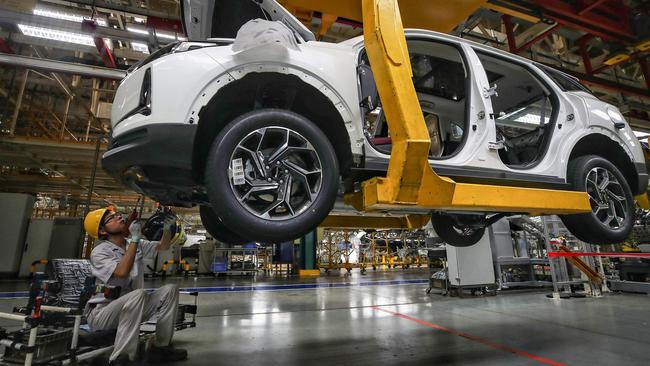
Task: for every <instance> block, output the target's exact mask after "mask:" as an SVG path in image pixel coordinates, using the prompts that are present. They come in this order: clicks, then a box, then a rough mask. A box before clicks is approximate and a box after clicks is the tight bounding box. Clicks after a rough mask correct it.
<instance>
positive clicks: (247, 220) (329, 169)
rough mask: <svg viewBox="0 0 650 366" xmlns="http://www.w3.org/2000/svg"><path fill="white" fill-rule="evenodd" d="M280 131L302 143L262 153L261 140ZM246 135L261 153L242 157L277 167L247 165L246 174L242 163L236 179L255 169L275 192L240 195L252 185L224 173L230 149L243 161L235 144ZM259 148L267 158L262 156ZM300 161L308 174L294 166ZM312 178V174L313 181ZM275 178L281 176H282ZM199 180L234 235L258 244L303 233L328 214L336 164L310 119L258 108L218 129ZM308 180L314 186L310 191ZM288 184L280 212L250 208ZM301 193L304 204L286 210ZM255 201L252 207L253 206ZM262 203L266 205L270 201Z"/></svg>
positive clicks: (244, 140) (329, 146)
mask: <svg viewBox="0 0 650 366" xmlns="http://www.w3.org/2000/svg"><path fill="white" fill-rule="evenodd" d="M285 130H286V131H289V132H287V141H294V142H295V141H299V142H300V143H302V144H304V145H302V146H303V147H300V146H298V147H297V148H296V149H289V151H286V152H283V153H282V154H278V155H280V157H277V155H274V154H277V153H278V151H279V150H278V149H275V148H273V149H268V151H267V150H264V151H262V148H263V147H264V146H267V145H265V144H267V143H268V141H267V142H264V139H266V138H267V137H266V135H267V134H270V135H271V137H268V139H270V140H271V142H273V138H272V137H273V135H272V134H273V133H279V132H278V131H284V132H286V131H285ZM268 131H270V132H268ZM248 139H259V140H260V143H259V144H258V145H257V147H256V153H257V152H258V151H262V155H261V157H260V155H248V156H257V158H253V159H249V160H255V159H257V160H258V161H259V162H260V165H266V164H267V163H269V164H270V165H274V164H273V163H276V164H277V170H275V169H276V166H275V165H274V166H270V167H269V166H268V165H266V166H265V169H263V167H259V169H258V168H257V167H253V168H252V170H254V172H253V173H250V172H247V171H246V170H245V169H246V168H247V167H246V168H242V170H241V171H240V174H241V175H240V177H241V176H242V175H246V174H258V173H259V175H261V176H263V177H266V176H267V174H268V176H269V178H268V179H276V180H274V181H273V182H272V183H271V184H276V185H277V188H275V189H276V190H275V193H272V194H260V193H257V194H252V195H250V194H248V193H245V194H242V191H240V190H243V189H245V188H246V187H247V186H248V187H251V189H249V190H251V191H252V185H250V184H249V181H248V180H246V182H245V183H243V184H242V183H241V181H240V182H239V183H237V182H236V181H235V180H234V179H232V178H231V177H230V175H228V172H229V169H230V167H231V159H233V158H235V154H236V153H238V154H240V155H241V156H244V159H245V158H246V155H245V154H244V153H243V152H242V151H244V150H243V149H241V147H244V145H240V144H247V143H248V141H249V140H248ZM263 142H264V143H263ZM296 143H297V142H296ZM262 145H264V146H262ZM265 151H266V152H268V154H269V155H270V156H267V155H265ZM301 154H303V155H301ZM273 156H276V158H275V159H276V160H275V161H273ZM262 159H263V160H262ZM235 160H238V159H235ZM296 161H297V163H296ZM240 163H241V161H240ZM301 164H302V166H301V167H300V168H301V169H305V166H308V167H309V168H310V169H312V170H309V173H305V174H300V172H298V170H297V169H296V165H301ZM304 171H307V170H303V172H304ZM308 174H309V175H308ZM271 175H273V178H271V177H270V176H271ZM314 176H316V178H315V179H314ZM281 177H285V178H284V180H282V179H281ZM308 177H309V178H308ZM301 178H302V180H301ZM241 179H244V178H241ZM246 179H248V177H246ZM256 182H260V180H259V179H258V180H256ZM269 182H271V181H269ZM314 182H316V183H314ZM205 183H206V189H207V193H208V198H209V200H210V202H211V203H212V208H213V209H214V211H215V213H216V214H217V216H219V217H220V218H221V219H222V221H223V223H224V224H225V225H226V226H227V227H229V228H231V229H232V230H233V231H234V232H236V233H245V236H247V237H250V238H251V239H253V240H255V241H258V242H283V241H289V240H294V239H296V238H299V237H301V236H303V235H305V234H307V233H308V232H309V231H311V230H313V229H314V228H316V227H317V226H318V225H319V224H320V223H321V222H322V221H323V220H324V219H325V217H326V216H327V215H328V214H329V212H330V211H331V209H332V207H333V206H334V202H335V200H336V194H337V191H338V186H339V166H338V160H337V157H336V154H335V151H334V148H333V147H332V144H331V143H330V142H329V140H328V139H327V137H326V136H325V134H324V133H323V132H322V131H321V130H320V129H319V128H318V127H317V126H316V125H315V124H314V123H312V122H311V121H310V120H308V119H307V118H305V117H303V116H301V115H299V114H297V113H294V112H291V111H286V110H280V109H259V110H256V111H253V112H250V113H247V114H244V115H242V116H240V117H238V118H236V119H235V120H233V121H232V122H231V123H230V124H228V125H227V126H226V127H224V128H223V130H222V131H221V132H220V133H219V135H218V136H217V137H216V138H215V140H214V142H213V144H212V148H211V149H210V155H209V156H208V159H207V164H206V169H205ZM231 183H232V184H231ZM281 184H284V186H282V187H284V188H282V187H281V186H280V185H281ZM289 184H291V186H289ZM312 184H313V185H314V186H315V187H316V188H317V189H316V188H314V189H313V190H312V188H311V185H312ZM306 187H307V188H306ZM289 188H290V192H291V194H290V197H292V199H291V200H289V201H290V202H289V203H282V204H281V205H280V206H284V211H282V207H280V206H276V207H275V208H273V209H272V211H264V209H266V208H267V206H263V208H262V211H264V212H263V213H262V214H259V213H258V212H255V210H256V209H257V208H258V207H260V206H262V205H261V203H264V201H263V200H264V199H266V198H264V196H267V197H268V196H269V195H270V196H273V197H275V198H273V199H272V201H274V202H271V203H272V204H274V203H275V202H278V197H279V195H280V194H284V192H286V191H288V190H289ZM307 191H309V192H307ZM301 193H302V195H303V196H308V198H304V197H303V201H304V202H303V201H299V205H298V209H295V208H292V207H291V206H292V203H291V202H293V201H294V199H293V197H294V194H301ZM274 194H275V195H274ZM237 195H240V196H241V197H238V196H237ZM251 197H252V198H251ZM240 199H242V200H243V201H244V200H251V199H252V200H257V201H256V202H255V203H253V204H248V203H246V202H244V203H242V202H240ZM260 202H261V203H260ZM255 204H257V205H258V206H255ZM268 207H272V205H271V206H268ZM294 210H295V211H294ZM278 212H279V213H278ZM271 214H274V215H275V214H277V217H280V218H279V219H278V218H277V217H275V218H270V215H271ZM282 215H284V216H286V217H284V216H282Z"/></svg>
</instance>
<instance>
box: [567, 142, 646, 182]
mask: <svg viewBox="0 0 650 366" xmlns="http://www.w3.org/2000/svg"><path fill="white" fill-rule="evenodd" d="M585 155H597V156H601V157H603V158H605V159H607V160H609V161H610V162H611V163H612V164H614V165H615V166H616V167H617V168H618V169H619V170H620V171H621V173H622V174H623V176H624V177H625V180H627V183H628V184H629V186H630V189H631V190H632V192H633V194H638V193H637V192H638V191H639V179H638V173H637V171H636V167H635V166H634V163H633V161H632V158H631V157H630V154H628V153H627V152H626V151H625V149H624V148H623V147H622V146H621V145H620V144H619V143H617V142H616V141H614V140H612V139H611V138H610V137H608V136H606V135H603V134H601V133H591V134H589V135H586V136H583V137H582V138H580V139H579V140H578V141H577V142H576V144H575V145H574V146H573V149H572V150H571V154H570V156H569V161H571V160H573V159H576V158H578V157H581V156H585Z"/></svg>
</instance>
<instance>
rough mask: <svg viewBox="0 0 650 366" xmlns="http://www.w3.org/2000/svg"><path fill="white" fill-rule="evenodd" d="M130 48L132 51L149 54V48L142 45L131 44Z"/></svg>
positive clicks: (138, 43)
mask: <svg viewBox="0 0 650 366" xmlns="http://www.w3.org/2000/svg"><path fill="white" fill-rule="evenodd" d="M131 48H133V50H134V51H137V52H142V53H146V54H149V47H148V46H147V45H146V44H144V43H140V42H131Z"/></svg>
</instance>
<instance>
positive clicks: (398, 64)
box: [345, 0, 591, 215]
mask: <svg viewBox="0 0 650 366" xmlns="http://www.w3.org/2000/svg"><path fill="white" fill-rule="evenodd" d="M362 5H363V21H364V37H365V46H366V51H367V53H368V57H369V60H370V64H371V67H372V71H373V74H374V76H375V81H376V84H377V89H378V90H379V95H380V98H381V100H382V108H383V111H384V113H385V115H386V119H387V123H388V125H389V129H390V131H391V136H392V140H393V145H392V153H391V160H390V163H389V166H388V172H387V175H386V177H385V178H383V177H377V178H372V179H370V180H368V181H365V182H364V183H363V184H362V189H361V191H360V192H356V193H351V194H348V195H346V197H345V199H346V203H347V204H350V205H352V206H354V207H355V208H356V209H357V210H359V211H391V212H399V211H402V212H410V213H412V212H418V211H430V210H443V211H444V210H453V211H482V212H518V213H527V214H534V215H539V214H573V213H585V212H590V211H591V206H590V204H589V199H588V196H587V194H586V193H584V192H573V191H559V190H548V189H532V188H519V187H508V186H496V185H482V184H465V183H457V182H455V181H453V180H452V179H450V178H447V177H441V176H438V175H437V174H436V173H435V172H434V171H433V170H432V169H431V167H430V166H429V162H428V151H429V146H430V144H431V140H430V138H429V135H428V132H427V128H426V125H425V121H424V117H423V116H422V113H420V104H419V102H418V98H417V94H416V91H415V87H414V85H413V82H412V80H411V77H412V74H411V73H412V71H411V65H410V60H409V55H408V49H407V45H406V37H405V34H404V29H403V26H402V20H401V18H400V11H399V7H398V4H397V0H363V2H362Z"/></svg>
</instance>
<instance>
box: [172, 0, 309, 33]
mask: <svg viewBox="0 0 650 366" xmlns="http://www.w3.org/2000/svg"><path fill="white" fill-rule="evenodd" d="M181 11H182V20H183V27H184V28H185V33H186V34H187V37H188V38H189V39H190V40H192V41H203V40H206V39H208V38H235V36H236V35H237V31H238V30H239V28H241V26H242V25H244V24H245V23H246V22H248V21H250V20H253V19H258V18H259V19H266V20H273V21H280V22H282V23H284V24H285V25H287V26H288V27H289V28H291V29H292V30H293V31H294V32H295V33H296V35H297V36H298V37H299V38H302V40H304V41H314V40H315V39H316V37H315V36H314V34H313V33H312V32H311V31H310V30H309V29H307V27H305V26H304V25H303V24H302V23H301V22H300V21H299V20H298V19H296V17H294V16H293V15H292V14H291V13H289V11H287V9H285V8H284V7H282V5H280V4H279V3H278V2H277V1H276V0H264V1H259V0H183V1H182V3H181Z"/></svg>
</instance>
